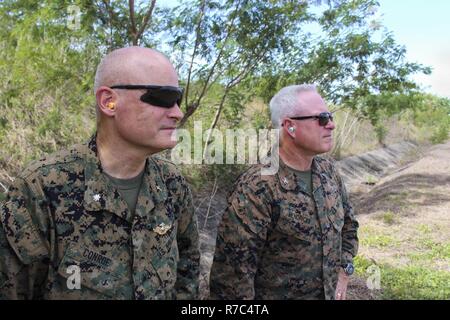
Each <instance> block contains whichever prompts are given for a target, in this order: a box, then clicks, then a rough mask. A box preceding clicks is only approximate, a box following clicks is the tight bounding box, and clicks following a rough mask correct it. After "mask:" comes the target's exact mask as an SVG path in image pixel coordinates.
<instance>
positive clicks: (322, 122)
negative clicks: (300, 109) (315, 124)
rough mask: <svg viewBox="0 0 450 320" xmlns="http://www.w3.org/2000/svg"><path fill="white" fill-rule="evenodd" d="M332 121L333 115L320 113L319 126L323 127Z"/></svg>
mask: <svg viewBox="0 0 450 320" xmlns="http://www.w3.org/2000/svg"><path fill="white" fill-rule="evenodd" d="M330 120H331V121H333V115H332V114H331V113H321V114H320V115H319V125H321V126H322V127H325V126H326V125H327V124H328V122H329V121H330Z"/></svg>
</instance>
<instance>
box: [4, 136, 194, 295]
mask: <svg viewBox="0 0 450 320" xmlns="http://www.w3.org/2000/svg"><path fill="white" fill-rule="evenodd" d="M0 214H1V219H0V299H22V298H23V299H196V298H197V297H198V278H199V260H200V254H199V250H198V230H197V222H196V217H195V215H194V209H193V205H192V196H191V193H190V190H189V187H188V185H187V184H186V182H185V180H184V179H183V178H182V177H181V176H180V175H179V174H178V172H177V171H176V169H175V166H174V165H173V164H171V163H170V162H168V161H166V160H163V159H160V158H158V157H149V158H148V159H147V162H146V167H145V174H144V178H143V182H142V186H141V190H140V194H139V197H138V200H137V205H136V211H135V214H134V215H131V213H130V211H129V210H128V206H127V204H126V202H125V201H124V200H123V199H122V198H121V197H120V195H119V192H118V191H117V189H116V188H115V187H114V186H113V185H112V184H111V183H110V182H109V180H108V178H107V177H106V176H105V175H104V174H102V168H101V165H100V162H99V160H98V157H97V147H96V143H95V137H94V138H92V139H91V140H90V142H89V143H88V144H81V145H76V146H74V147H72V148H71V149H69V150H68V151H63V152H59V153H56V154H55V155H52V156H49V157H48V158H47V159H43V160H40V161H37V162H35V163H34V164H32V165H31V166H30V167H29V168H27V169H26V170H25V171H24V172H23V173H22V174H21V175H20V176H19V177H18V178H17V179H16V180H15V181H14V184H13V185H12V186H11V188H10V190H9V193H8V195H7V199H6V200H5V201H4V203H3V205H2V206H1V209H0ZM77 279H78V280H77ZM77 281H78V284H79V285H78V284H77Z"/></svg>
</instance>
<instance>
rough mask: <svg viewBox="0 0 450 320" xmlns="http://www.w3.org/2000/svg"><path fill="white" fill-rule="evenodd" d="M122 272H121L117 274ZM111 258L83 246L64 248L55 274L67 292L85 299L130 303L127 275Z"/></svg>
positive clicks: (128, 276)
mask: <svg viewBox="0 0 450 320" xmlns="http://www.w3.org/2000/svg"><path fill="white" fill-rule="evenodd" d="M120 270H122V272H120ZM123 270H126V268H124V267H123V266H120V265H118V264H117V262H116V261H113V259H112V258H110V257H108V256H106V255H103V254H101V253H99V252H98V251H94V250H92V249H90V248H87V247H85V246H72V247H69V248H67V250H66V252H65V254H64V257H63V258H62V260H61V262H60V264H59V267H58V274H59V275H60V276H62V277H63V278H64V281H66V285H67V289H68V291H72V292H73V293H74V294H75V295H79V296H80V297H81V298H86V299H98V298H114V299H130V298H131V297H132V287H131V284H130V282H129V279H130V275H127V274H124V273H123Z"/></svg>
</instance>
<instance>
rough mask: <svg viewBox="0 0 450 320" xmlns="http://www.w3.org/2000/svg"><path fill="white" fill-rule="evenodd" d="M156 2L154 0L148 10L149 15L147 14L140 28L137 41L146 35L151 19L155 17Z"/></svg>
mask: <svg viewBox="0 0 450 320" xmlns="http://www.w3.org/2000/svg"><path fill="white" fill-rule="evenodd" d="M155 5H156V0H152V2H151V3H150V8H149V9H148V11H147V13H146V14H145V16H144V18H143V19H142V24H141V27H140V28H139V32H138V33H137V35H136V39H137V40H139V39H140V38H141V37H142V35H143V34H144V31H145V28H147V26H148V25H149V24H150V23H151V20H150V19H151V18H152V16H153V10H154V9H155Z"/></svg>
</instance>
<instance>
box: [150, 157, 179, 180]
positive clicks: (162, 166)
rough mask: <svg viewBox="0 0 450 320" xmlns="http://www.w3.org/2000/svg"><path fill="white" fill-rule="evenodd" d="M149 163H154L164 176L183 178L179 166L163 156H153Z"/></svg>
mask: <svg viewBox="0 0 450 320" xmlns="http://www.w3.org/2000/svg"><path fill="white" fill-rule="evenodd" d="M149 161H150V162H152V163H153V164H154V165H155V166H156V167H157V168H158V169H159V170H160V171H161V172H162V174H163V175H167V174H169V175H177V176H181V173H180V170H179V169H178V167H177V165H176V164H175V163H173V162H172V161H170V160H169V159H167V158H165V157H163V156H162V155H152V156H151V157H149Z"/></svg>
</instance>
